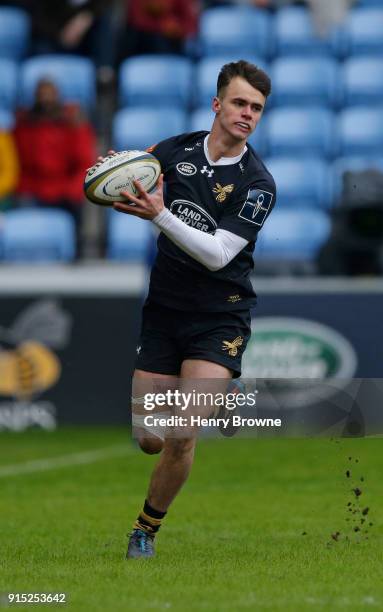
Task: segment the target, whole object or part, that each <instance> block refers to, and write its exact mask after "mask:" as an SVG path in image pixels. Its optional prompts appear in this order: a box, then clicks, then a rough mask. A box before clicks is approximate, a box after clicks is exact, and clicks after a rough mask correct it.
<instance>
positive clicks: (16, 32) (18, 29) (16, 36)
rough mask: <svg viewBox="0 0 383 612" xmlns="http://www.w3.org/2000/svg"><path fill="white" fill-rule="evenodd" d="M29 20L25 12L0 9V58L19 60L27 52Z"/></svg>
mask: <svg viewBox="0 0 383 612" xmlns="http://www.w3.org/2000/svg"><path fill="white" fill-rule="evenodd" d="M30 29H31V24H30V18H29V15H28V13H27V12H26V11H23V10H21V9H19V8H15V7H10V6H1V7H0V57H3V58H8V59H13V60H16V61H18V60H21V59H22V58H23V57H24V56H25V55H26V53H27V52H28V47H29V35H30Z"/></svg>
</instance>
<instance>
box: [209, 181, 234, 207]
mask: <svg viewBox="0 0 383 612" xmlns="http://www.w3.org/2000/svg"><path fill="white" fill-rule="evenodd" d="M215 185H216V186H215V187H214V189H213V193H216V194H217V195H216V198H215V199H216V200H217V202H220V203H222V202H224V201H225V200H226V198H227V196H228V194H229V193H231V192H232V191H233V189H234V185H224V186H222V185H220V183H216V184H215Z"/></svg>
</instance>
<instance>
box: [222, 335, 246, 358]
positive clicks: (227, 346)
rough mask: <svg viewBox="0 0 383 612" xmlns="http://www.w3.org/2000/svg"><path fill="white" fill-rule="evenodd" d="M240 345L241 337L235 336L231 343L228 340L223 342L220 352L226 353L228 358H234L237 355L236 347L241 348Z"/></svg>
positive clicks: (241, 342)
mask: <svg viewBox="0 0 383 612" xmlns="http://www.w3.org/2000/svg"><path fill="white" fill-rule="evenodd" d="M242 344H243V338H242V336H237V337H236V338H235V340H233V341H232V342H230V341H229V340H224V341H223V347H222V350H223V351H227V352H228V353H229V355H230V357H236V356H237V354H238V347H239V346H242Z"/></svg>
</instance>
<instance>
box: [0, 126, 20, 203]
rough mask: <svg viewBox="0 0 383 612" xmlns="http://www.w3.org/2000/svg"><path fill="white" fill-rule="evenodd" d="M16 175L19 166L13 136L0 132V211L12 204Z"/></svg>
mask: <svg viewBox="0 0 383 612" xmlns="http://www.w3.org/2000/svg"><path fill="white" fill-rule="evenodd" d="M18 175H19V165H18V160H17V153H16V148H15V143H14V140H13V136H12V134H10V133H9V132H6V131H2V130H0V211H2V210H6V209H7V208H9V207H10V206H11V204H12V196H13V193H14V191H15V188H16V184H17V180H18Z"/></svg>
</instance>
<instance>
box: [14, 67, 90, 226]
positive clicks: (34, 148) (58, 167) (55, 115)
mask: <svg viewBox="0 0 383 612" xmlns="http://www.w3.org/2000/svg"><path fill="white" fill-rule="evenodd" d="M15 139H16V145H17V150H18V154H19V161H20V180H19V183H18V186H17V194H18V204H19V206H54V207H56V208H62V209H64V210H67V211H68V212H70V213H71V214H72V216H73V217H74V220H75V222H76V227H77V229H78V230H79V229H80V224H81V209H82V205H83V203H84V195H83V180H84V175H85V171H86V169H87V168H88V167H89V166H91V165H92V164H93V163H94V159H95V157H96V136H95V133H94V130H93V128H92V126H91V125H90V123H89V122H88V121H87V120H86V119H85V118H84V117H83V116H82V115H81V113H80V110H79V108H78V106H75V105H73V104H71V105H66V104H63V103H62V102H61V101H60V98H59V93H58V90H57V88H56V86H55V84H54V83H52V82H51V81H50V80H48V79H43V80H41V81H40V82H39V83H38V85H37V88H36V94H35V103H34V106H33V107H32V108H31V109H30V110H26V111H21V112H19V114H18V116H17V119H16V127H15Z"/></svg>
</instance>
